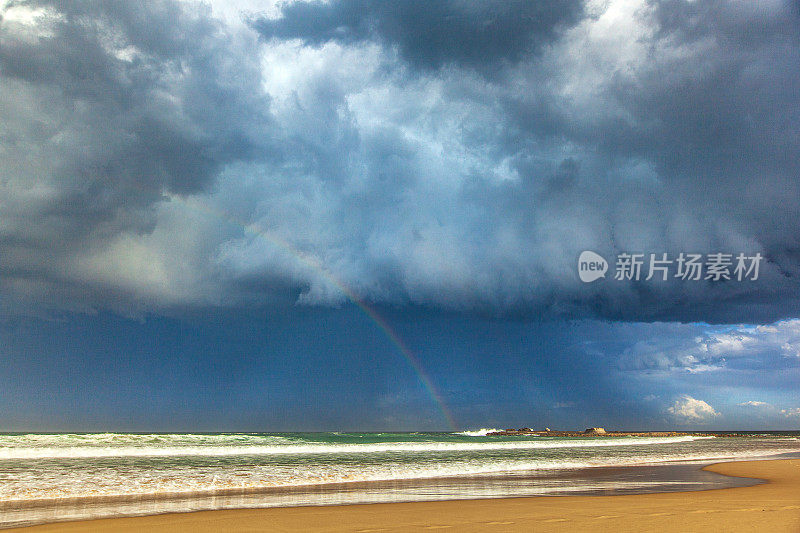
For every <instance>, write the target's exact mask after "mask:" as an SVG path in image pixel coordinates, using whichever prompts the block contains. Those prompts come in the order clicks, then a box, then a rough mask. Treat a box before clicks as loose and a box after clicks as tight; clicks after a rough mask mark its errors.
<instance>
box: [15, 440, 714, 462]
mask: <svg viewBox="0 0 800 533" xmlns="http://www.w3.org/2000/svg"><path fill="white" fill-rule="evenodd" d="M702 438H704V437H693V436H683V437H661V438H651V437H601V438H597V439H589V438H579V439H559V440H520V441H515V442H508V441H505V442H392V443H373V444H288V445H287V444H280V445H246V446H60V447H27V446H26V447H0V459H46V458H90V457H186V456H197V457H224V456H235V455H312V454H367V453H369V454H372V453H393V452H397V453H417V452H418V453H424V452H434V453H435V452H468V451H484V450H537V449H552V448H600V447H617V446H649V445H658V444H675V443H679V442H689V441H693V440H698V439H702Z"/></svg>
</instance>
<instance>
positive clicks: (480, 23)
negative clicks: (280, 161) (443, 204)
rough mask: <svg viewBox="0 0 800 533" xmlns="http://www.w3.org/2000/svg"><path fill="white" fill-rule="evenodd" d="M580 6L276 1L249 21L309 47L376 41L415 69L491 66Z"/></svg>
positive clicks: (517, 53) (569, 2) (530, 44)
mask: <svg viewBox="0 0 800 533" xmlns="http://www.w3.org/2000/svg"><path fill="white" fill-rule="evenodd" d="M580 11H581V3H580V2H579V1H576V0H557V1H552V2H530V1H527V0H511V1H503V0H491V1H488V2H468V1H463V0H444V1H439V2H428V1H425V0H410V1H406V2H381V1H378V0H334V1H333V2H318V1H311V2H309V1H305V0H304V1H301V2H292V3H287V4H284V5H283V6H282V7H281V13H280V17H279V18H277V19H260V20H256V21H255V22H254V26H255V27H256V28H257V29H258V30H259V31H260V32H261V34H262V35H263V36H264V37H266V38H278V39H302V40H303V41H305V42H306V43H309V44H312V45H317V46H318V45H320V44H322V43H325V42H329V41H337V42H341V43H353V42H357V41H363V40H367V39H373V40H378V41H380V42H382V43H385V44H386V45H388V46H390V47H391V46H397V47H398V48H399V51H400V54H401V55H402V56H403V57H404V58H405V59H406V60H408V61H409V62H411V63H412V64H413V65H415V66H419V67H423V68H438V67H441V66H442V65H446V64H448V63H456V64H459V65H464V66H470V67H481V68H488V69H490V70H494V69H496V68H497V66H498V64H499V63H502V62H506V61H508V62H515V61H518V60H519V59H520V58H521V57H522V56H523V55H525V54H526V53H527V52H530V51H531V50H534V49H536V48H537V47H539V46H541V45H542V44H544V43H546V42H548V41H549V40H550V39H552V38H553V37H554V35H555V33H556V30H557V29H559V28H561V27H563V26H566V25H569V24H571V23H573V22H574V21H575V20H576V19H577V16H578V14H579V13H580Z"/></svg>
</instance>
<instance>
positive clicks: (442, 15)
mask: <svg viewBox="0 0 800 533" xmlns="http://www.w3.org/2000/svg"><path fill="white" fill-rule="evenodd" d="M798 123H800V7H799V6H798V4H797V2H791V1H777V0H768V1H764V2H745V1H738V0H726V1H723V0H708V1H699V0H696V1H689V0H585V1H580V0H553V1H551V2H547V3H544V2H529V1H522V0H519V1H518V0H506V1H499V0H498V1H494V0H488V1H482V2H473V1H470V0H440V1H437V2H427V1H422V0H407V1H404V2H382V1H377V0H328V1H325V2H322V1H316V0H313V1H312V0H291V1H286V2H275V1H271V0H265V1H256V0H237V1H235V2H225V1H222V0H214V1H211V2H206V3H200V2H196V1H193V0H186V1H178V0H148V1H143V2H127V1H123V0H105V1H100V0H96V1H94V0H85V1H70V0H61V1H57V0H51V1H45V0H41V1H39V0H31V1H27V0H0V365H1V366H0V368H2V370H0V430H5V431H27V430H32V431H178V430H180V431H291V430H303V431H313V430H348V429H349V430H409V431H411V430H451V429H465V428H479V427H520V426H529V427H545V426H547V427H559V428H568V429H582V428H583V427H588V426H604V427H607V428H617V429H668V428H679V429H720V430H724V429H768V428H771V429H797V428H798V427H800V394H798V390H800V281H799V280H800V135H798V130H797V124H798ZM584 251H591V252H593V253H594V254H595V255H593V256H592V257H596V258H598V265H600V264H601V263H603V264H604V267H603V271H602V272H601V274H602V276H601V277H599V278H597V279H592V280H589V281H587V280H586V279H583V277H582V273H581V272H579V257H581V254H582V252H584ZM637 254H638V255H637ZM651 254H652V255H651ZM664 254H666V255H664ZM681 254H683V255H681ZM691 254H696V257H699V258H700V262H701V263H702V264H701V267H702V268H703V269H704V270H703V271H702V273H701V275H699V276H698V277H699V279H694V278H693V277H692V276H688V277H686V276H681V275H680V272H681V268H682V265H683V263H682V262H681V261H682V260H683V259H682V258H684V257H689V256H690V255H691ZM715 254H729V255H726V256H725V257H718V258H717V259H718V260H716V261H715V260H714V257H715ZM740 256H741V258H742V260H744V261H749V263H746V266H748V267H755V266H758V270H757V271H755V270H753V269H752V268H751V269H749V270H748V269H745V270H742V271H738V270H736V267H737V265H738V263H737V258H738V257H740ZM625 257H628V258H631V257H634V258H635V257H639V258H641V259H642V261H643V262H642V266H641V269H642V271H641V276H638V275H633V273H632V272H628V275H627V276H626V275H625V270H624V264H623V263H624V261H623V259H624V258H625ZM679 258H681V259H679ZM756 258H758V259H756ZM655 259H666V260H667V261H668V263H663V264H665V265H667V267H665V270H664V271H663V276H662V271H660V270H652V269H653V267H654V266H655V265H656V264H657V263H655V262H654V260H655ZM725 261H727V263H725ZM712 263H716V268H717V269H718V270H719V268H722V267H724V270H725V272H724V276H720V275H717V276H714V275H712V274H713V271H714V268H715V267H714V264H712ZM722 263H725V264H722Z"/></svg>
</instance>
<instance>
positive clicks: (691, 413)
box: [667, 396, 719, 422]
mask: <svg viewBox="0 0 800 533" xmlns="http://www.w3.org/2000/svg"><path fill="white" fill-rule="evenodd" d="M667 412H669V413H670V414H672V415H673V416H674V417H675V418H677V419H679V420H681V421H683V422H702V421H706V420H709V419H711V418H713V417H715V416H718V415H719V413H718V412H717V411H716V410H715V409H714V408H713V407H711V405H710V404H708V403H706V402H704V401H703V400H698V399H696V398H692V397H691V396H683V397H681V398H679V399H678V400H676V401H675V403H674V404H673V405H672V407H670V408H669V409H667Z"/></svg>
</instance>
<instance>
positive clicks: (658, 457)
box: [0, 430, 800, 527]
mask: <svg viewBox="0 0 800 533" xmlns="http://www.w3.org/2000/svg"><path fill="white" fill-rule="evenodd" d="M487 432H489V430H476V431H465V432H457V433H344V432H330V433H214V434H128V433H87V434H2V435H0V527H11V526H19V525H30V524H37V523H46V522H54V521H60V520H76V519H85V518H99V517H110V516H134V515H142V514H156V513H163V512H186V511H195V510H204V509H226V508H247V507H277V506H297V505H331V504H346V503H375V502H391V501H422V500H442V499H462V498H496V497H509V496H530V495H544V496H557V495H562V494H599V493H602V494H609V493H635V492H661V491H673V490H699V489H704V488H712V487H722V486H734V485H737V484H745V483H752V481H748V480H737V479H733V478H725V477H723V476H718V475H716V474H712V473H708V472H701V471H700V470H699V466H698V465H700V464H705V463H711V462H717V461H728V460H736V459H757V458H777V457H780V456H783V455H785V454H792V455H799V454H800V432H767V433H750V434H740V435H738V436H733V437H730V436H724V437H723V436H716V437H714V436H711V437H701V436H676V437H577V438H565V437H526V436H487V435H486V433H487Z"/></svg>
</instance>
